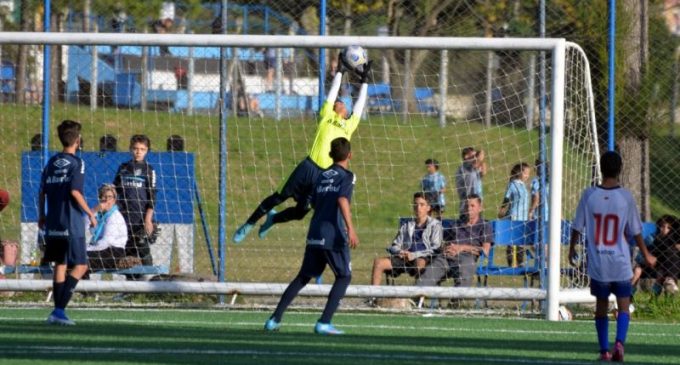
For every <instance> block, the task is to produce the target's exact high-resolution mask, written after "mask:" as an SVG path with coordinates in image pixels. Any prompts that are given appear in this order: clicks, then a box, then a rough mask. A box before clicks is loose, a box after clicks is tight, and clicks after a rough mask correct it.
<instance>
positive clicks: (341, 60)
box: [338, 51, 352, 73]
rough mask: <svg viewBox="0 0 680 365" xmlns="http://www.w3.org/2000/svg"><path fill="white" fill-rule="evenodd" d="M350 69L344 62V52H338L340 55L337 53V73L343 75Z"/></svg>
mask: <svg viewBox="0 0 680 365" xmlns="http://www.w3.org/2000/svg"><path fill="white" fill-rule="evenodd" d="M351 69H352V67H350V65H348V64H347V61H345V51H340V53H338V72H340V73H344V72H347V71H349V70H351Z"/></svg>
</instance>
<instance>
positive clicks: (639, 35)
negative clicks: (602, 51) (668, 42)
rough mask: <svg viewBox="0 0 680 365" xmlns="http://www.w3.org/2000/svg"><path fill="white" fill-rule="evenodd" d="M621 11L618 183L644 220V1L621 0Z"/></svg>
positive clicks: (646, 169)
mask: <svg viewBox="0 0 680 365" xmlns="http://www.w3.org/2000/svg"><path fill="white" fill-rule="evenodd" d="M622 6H623V9H624V11H625V12H626V13H625V14H624V15H628V20H629V22H628V23H627V24H628V26H629V29H628V31H627V32H626V33H625V34H624V35H623V39H622V44H621V45H622V47H623V50H624V61H625V66H624V67H622V68H621V70H623V73H624V75H625V78H624V83H623V85H621V86H620V87H619V90H623V92H624V94H623V96H622V100H623V101H625V103H623V104H622V106H623V107H622V108H620V109H619V110H617V111H616V120H617V121H620V123H618V125H619V136H618V138H617V142H618V148H619V151H620V153H621V155H622V156H624V159H625V161H626V163H624V165H623V171H622V173H621V183H622V184H623V185H624V186H625V187H627V188H628V189H630V190H631V192H632V193H633V196H634V197H635V200H636V201H637V203H638V206H639V207H640V214H641V215H642V218H643V219H644V220H650V219H651V212H650V204H649V196H650V184H649V176H650V175H649V119H648V107H649V99H648V98H645V97H642V96H643V94H644V92H643V83H642V81H643V75H644V71H645V67H646V65H647V61H648V57H647V55H648V51H647V47H648V44H647V43H648V38H647V30H648V16H649V15H648V8H647V2H646V1H644V0H643V1H640V0H624V1H623V2H622Z"/></svg>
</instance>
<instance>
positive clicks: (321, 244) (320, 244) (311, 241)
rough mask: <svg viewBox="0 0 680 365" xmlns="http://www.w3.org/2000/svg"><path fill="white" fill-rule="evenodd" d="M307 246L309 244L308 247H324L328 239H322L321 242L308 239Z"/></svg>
mask: <svg viewBox="0 0 680 365" xmlns="http://www.w3.org/2000/svg"><path fill="white" fill-rule="evenodd" d="M307 244H308V245H316V246H323V245H325V244H326V239H325V238H322V239H320V240H315V239H312V238H308V239H307Z"/></svg>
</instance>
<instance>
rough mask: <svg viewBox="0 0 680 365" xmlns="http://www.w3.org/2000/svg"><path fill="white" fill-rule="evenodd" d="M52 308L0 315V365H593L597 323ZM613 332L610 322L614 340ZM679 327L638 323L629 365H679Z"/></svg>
mask: <svg viewBox="0 0 680 365" xmlns="http://www.w3.org/2000/svg"><path fill="white" fill-rule="evenodd" d="M49 311H50V309H48V308H31V309H14V308H3V309H0V363H1V364H104V363H106V364H218V363H219V364H222V363H223V364H258V365H262V364H348V363H356V364H410V365H412V364H415V363H427V364H431V363H448V364H451V363H465V364H592V363H593V362H594V359H595V358H596V355H597V354H596V352H597V351H596V350H597V341H596V337H595V330H594V326H593V323H592V321H571V322H547V321H544V320H527V319H506V318H502V319H501V318H488V317H485V318H469V317H456V316H451V315H446V316H431V317H426V316H419V315H408V314H356V313H347V312H342V313H339V314H337V315H336V317H335V319H334V323H335V324H336V325H337V326H338V327H339V328H341V329H343V330H345V331H346V332H347V334H346V335H344V336H336V337H324V336H319V335H315V334H314V333H312V331H313V326H314V323H315V321H316V319H317V318H318V316H319V314H318V313H307V312H305V313H301V312H290V313H287V314H286V316H285V317H284V321H283V326H282V327H281V330H280V331H279V332H277V333H265V332H264V331H263V330H262V326H263V324H264V322H265V320H266V319H267V317H268V316H269V312H264V311H261V312H253V311H240V310H239V311H235V310H170V309H145V310H142V309H111V310H102V309H82V308H74V309H71V310H69V315H70V316H71V318H72V319H74V320H75V321H76V322H77V323H78V324H77V326H75V327H57V326H49V325H46V324H45V318H46V317H47V314H48V313H49ZM614 331H615V324H614V323H613V321H612V322H610V338H613V335H614V333H613V332H614ZM679 344H680V325H677V324H667V323H648V322H645V323H643V322H637V321H633V322H632V323H631V328H630V331H629V336H628V343H627V344H626V363H629V364H680V345H679Z"/></svg>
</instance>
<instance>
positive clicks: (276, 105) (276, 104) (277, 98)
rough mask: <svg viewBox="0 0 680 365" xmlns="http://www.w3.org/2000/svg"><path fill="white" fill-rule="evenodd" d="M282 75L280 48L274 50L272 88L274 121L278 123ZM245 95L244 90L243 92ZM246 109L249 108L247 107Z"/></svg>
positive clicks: (279, 118)
mask: <svg viewBox="0 0 680 365" xmlns="http://www.w3.org/2000/svg"><path fill="white" fill-rule="evenodd" d="M282 73H283V62H282V60H281V48H277V49H276V78H275V80H274V82H275V84H276V85H275V86H274V90H275V91H274V92H275V99H274V110H275V113H276V120H277V121H279V120H281V81H282V78H281V74H282ZM243 92H244V94H245V90H243ZM246 95H247V94H246ZM246 101H248V98H247V96H246ZM248 108H250V107H249V106H248ZM249 110H250V109H249Z"/></svg>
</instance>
